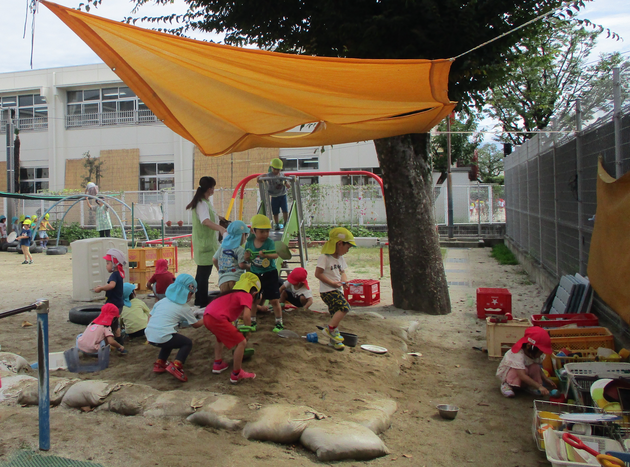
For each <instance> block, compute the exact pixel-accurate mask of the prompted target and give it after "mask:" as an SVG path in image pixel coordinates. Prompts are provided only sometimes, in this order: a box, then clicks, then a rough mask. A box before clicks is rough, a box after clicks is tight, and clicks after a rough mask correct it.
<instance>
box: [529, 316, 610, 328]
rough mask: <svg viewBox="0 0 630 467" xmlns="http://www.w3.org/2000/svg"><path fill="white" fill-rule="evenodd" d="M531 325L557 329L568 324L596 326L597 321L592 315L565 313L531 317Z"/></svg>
mask: <svg viewBox="0 0 630 467" xmlns="http://www.w3.org/2000/svg"><path fill="white" fill-rule="evenodd" d="M532 324H533V325H534V326H540V327H542V328H558V327H561V326H566V325H568V324H577V325H578V326H582V327H585V326H597V325H599V319H598V318H597V316H595V315H594V314H592V313H565V314H560V315H533V316H532Z"/></svg>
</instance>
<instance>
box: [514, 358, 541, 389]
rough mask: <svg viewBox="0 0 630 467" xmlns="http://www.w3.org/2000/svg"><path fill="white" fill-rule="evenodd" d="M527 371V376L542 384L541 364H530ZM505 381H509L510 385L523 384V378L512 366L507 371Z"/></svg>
mask: <svg viewBox="0 0 630 467" xmlns="http://www.w3.org/2000/svg"><path fill="white" fill-rule="evenodd" d="M525 372H526V373H527V376H529V377H530V378H531V379H533V380H534V381H536V382H537V383H538V384H542V376H541V375H540V365H538V364H537V363H535V364H533V365H529V366H528V367H527V369H526V370H525ZM505 382H506V383H508V384H509V385H510V386H514V387H517V388H520V387H521V384H522V381H521V378H519V377H518V373H517V372H516V370H515V369H514V368H510V370H509V371H508V372H507V375H505Z"/></svg>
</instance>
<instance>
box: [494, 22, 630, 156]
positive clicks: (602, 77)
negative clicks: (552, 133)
mask: <svg viewBox="0 0 630 467" xmlns="http://www.w3.org/2000/svg"><path fill="white" fill-rule="evenodd" d="M599 34H600V31H599V30H594V31H593V30H590V31H589V30H586V29H584V28H583V27H582V26H581V25H579V24H575V23H572V22H569V21H563V20H560V19H557V18H549V19H545V20H544V21H542V22H541V23H540V25H539V33H538V34H535V35H528V36H526V37H523V38H522V39H521V41H520V42H519V43H518V44H515V45H513V46H512V47H510V49H509V50H508V51H507V54H506V56H507V59H508V63H509V64H510V73H509V74H508V75H506V78H507V79H506V80H505V81H503V82H502V83H500V84H498V85H495V86H493V87H492V88H491V90H490V91H489V93H488V100H487V103H488V104H489V107H488V111H487V112H488V114H489V115H490V116H491V117H493V118H495V119H497V120H499V121H500V122H501V126H502V127H503V130H504V131H505V132H515V133H507V134H505V135H504V136H503V137H502V138H501V140H502V141H505V142H510V143H514V144H522V143H523V142H524V141H526V140H527V139H529V138H531V137H532V136H533V134H528V133H518V132H531V131H536V130H542V129H544V128H547V127H548V126H549V125H550V124H552V122H556V123H564V124H566V123H569V122H567V120H568V119H570V118H572V117H571V116H570V114H571V113H572V112H573V110H574V106H575V101H576V99H582V100H583V109H584V110H585V118H589V117H590V116H592V114H593V112H594V111H596V110H598V109H605V107H606V99H610V96H612V68H613V67H615V66H619V65H620V64H621V56H620V55H619V54H611V55H604V56H602V57H600V59H599V60H598V61H596V62H595V63H592V64H589V63H588V62H589V60H590V61H592V57H590V54H591V52H592V50H593V48H594V47H595V43H596V40H597V37H598V36H599ZM626 66H627V64H626ZM606 92H610V93H609V94H608V95H606V94H605V93H606ZM571 123H572V122H571ZM568 127H569V128H574V127H575V125H574V124H570V125H569V126H568Z"/></svg>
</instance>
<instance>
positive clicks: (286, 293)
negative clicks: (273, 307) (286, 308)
mask: <svg viewBox="0 0 630 467" xmlns="http://www.w3.org/2000/svg"><path fill="white" fill-rule="evenodd" d="M307 277H308V272H307V271H306V269H304V268H295V269H294V270H293V271H291V273H290V274H289V275H288V277H287V280H286V281H284V284H282V286H281V287H280V301H281V302H289V303H290V304H291V305H293V306H296V307H298V308H304V310H308V308H309V307H310V306H311V305H312V304H313V292H311V289H310V288H309V286H308V281H307V280H306V278H307Z"/></svg>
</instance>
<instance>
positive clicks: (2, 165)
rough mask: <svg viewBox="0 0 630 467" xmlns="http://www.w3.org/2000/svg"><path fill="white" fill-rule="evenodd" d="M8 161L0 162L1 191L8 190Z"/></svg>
mask: <svg viewBox="0 0 630 467" xmlns="http://www.w3.org/2000/svg"><path fill="white" fill-rule="evenodd" d="M6 173H7V163H6V161H5V162H0V191H7V177H6Z"/></svg>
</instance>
